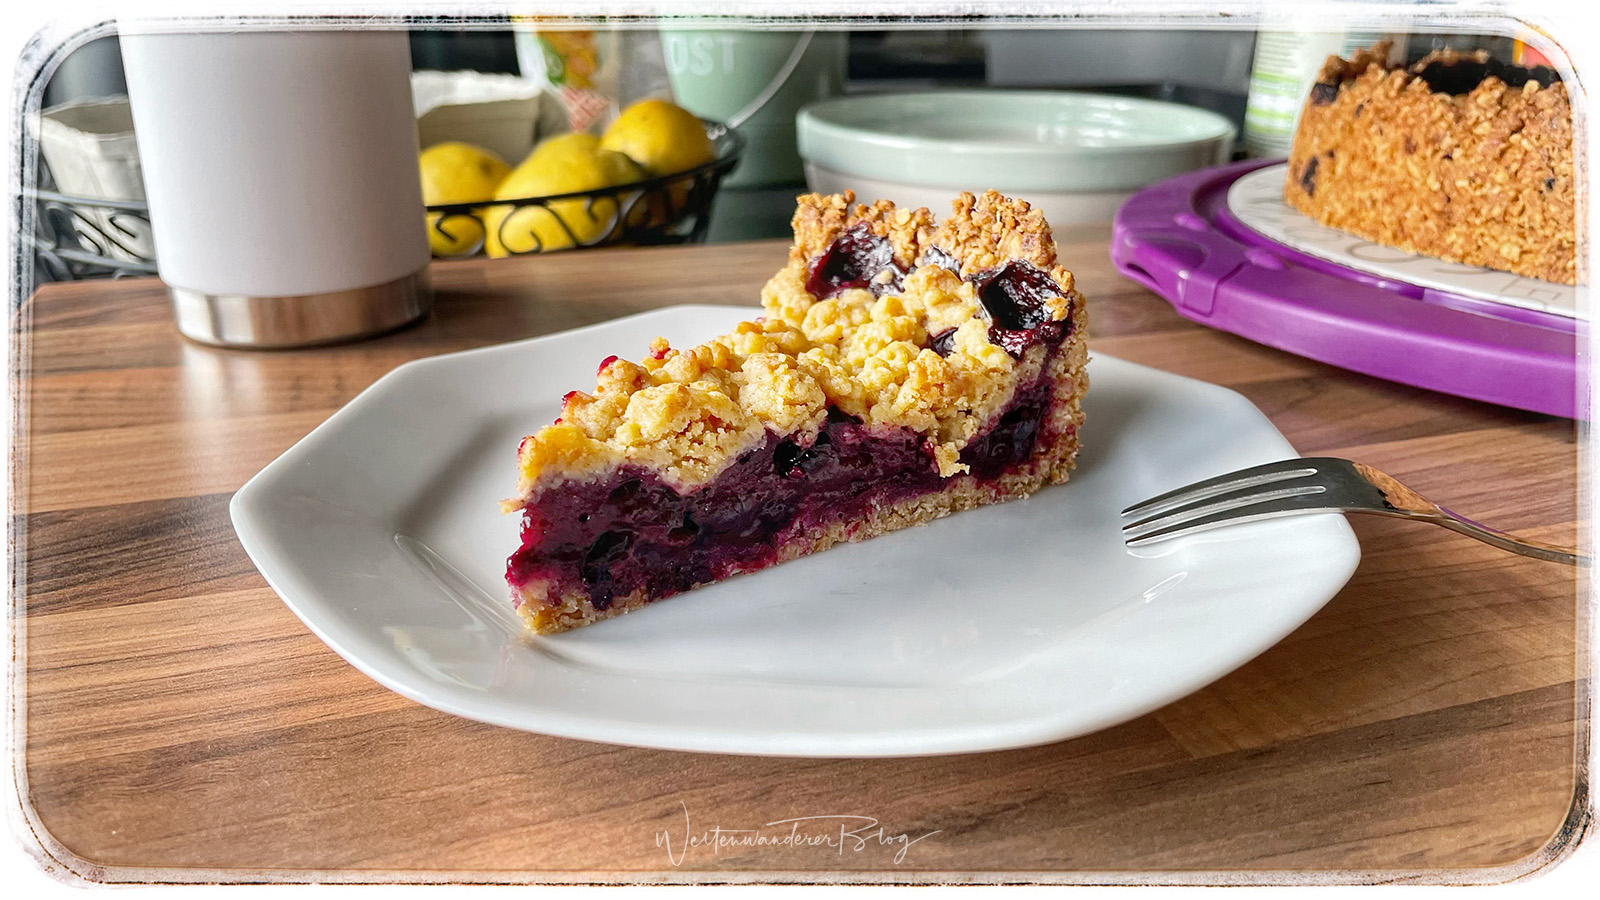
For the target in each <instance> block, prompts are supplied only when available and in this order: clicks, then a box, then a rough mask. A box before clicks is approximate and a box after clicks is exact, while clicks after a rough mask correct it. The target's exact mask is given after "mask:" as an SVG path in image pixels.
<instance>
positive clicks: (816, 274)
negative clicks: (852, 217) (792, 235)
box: [806, 222, 906, 300]
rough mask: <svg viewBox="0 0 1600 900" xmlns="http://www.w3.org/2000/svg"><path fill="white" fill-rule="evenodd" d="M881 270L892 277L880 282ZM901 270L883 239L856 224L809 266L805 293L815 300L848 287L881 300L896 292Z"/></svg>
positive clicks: (841, 291)
mask: <svg viewBox="0 0 1600 900" xmlns="http://www.w3.org/2000/svg"><path fill="white" fill-rule="evenodd" d="M885 269H887V270H889V271H890V272H891V273H893V277H891V278H889V279H886V280H882V281H880V280H879V279H878V273H880V272H882V271H884V270H885ZM905 274H906V272H905V269H903V268H901V267H900V265H899V264H898V263H896V262H895V261H894V247H893V246H892V245H890V243H889V241H888V240H887V239H886V238H883V237H880V236H879V235H876V234H873V233H872V229H871V228H869V227H867V223H865V222H858V223H856V224H855V225H853V226H851V227H850V228H848V229H846V230H845V231H844V233H843V234H841V235H839V236H838V237H836V238H834V239H833V243H831V244H829V245H828V249H827V250H824V251H823V252H822V255H821V256H819V257H817V260H816V262H815V263H813V264H812V266H811V277H810V278H807V279H806V291H807V292H808V293H810V294H811V296H813V297H816V298H817V299H819V300H826V299H828V298H829V297H837V296H839V295H840V294H842V293H844V292H845V291H848V290H850V289H852V288H861V289H863V290H868V291H871V292H872V293H873V295H874V296H878V297H881V296H883V295H884V294H885V293H889V292H893V291H898V290H900V280H901V279H902V278H904V277H905Z"/></svg>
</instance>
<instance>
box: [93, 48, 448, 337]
mask: <svg viewBox="0 0 1600 900" xmlns="http://www.w3.org/2000/svg"><path fill="white" fill-rule="evenodd" d="M121 43H122V56H123V67H124V69H125V71H126V73H127V81H128V94H129V102H130V104H131V106H132V109H133V120H134V130H135V133H136V134H137V137H138V142H139V154H140V158H141V163H142V165H143V168H144V183H145V193H146V197H147V199H148V202H149V204H150V224H151V228H152V231H153V232H154V237H155V250H156V260H157V267H158V269H159V271H160V275H161V278H162V280H163V281H164V282H166V284H167V287H168V290H169V293H171V295H172V298H173V302H174V310H175V314H176V317H177V322H178V328H179V330H181V331H182V332H183V333H184V334H186V335H188V336H189V337H191V338H194V339H196V340H200V341H202V342H205V343H212V344H224V345H239V346H253V347H265V346H300V345H306V344H314V343H324V342H327V341H334V340H344V339H350V338H354V337H360V336H363V335H367V334H372V333H377V332H381V331H387V330H390V329H393V328H396V327H399V326H401V325H403V324H406V323H407V322H410V321H413V320H415V319H417V318H419V317H421V316H422V315H423V314H425V313H426V312H427V309H428V307H429V306H430V305H431V300H432V293H431V290H430V289H429V286H428V281H427V266H428V262H429V260H430V254H429V250H428V243H427V235H426V231H425V228H424V224H423V223H424V208H423V204H422V192H421V187H420V179H419V176H418V170H417V136H416V118H415V114H414V112H413V109H412V104H411V88H410V77H411V55H410V47H409V42H408V40H407V36H406V33H405V32H404V31H373V30H367V31H341V30H322V31H238V30H235V31H232V32H227V33H207V32H183V33H174V32H171V31H167V32H161V33H156V32H152V31H145V30H142V29H140V28H139V27H138V23H123V27H122V34H121Z"/></svg>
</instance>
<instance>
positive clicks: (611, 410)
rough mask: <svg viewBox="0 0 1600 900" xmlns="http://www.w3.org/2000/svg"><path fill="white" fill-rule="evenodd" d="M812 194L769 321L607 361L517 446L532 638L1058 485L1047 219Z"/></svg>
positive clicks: (519, 560) (1061, 327)
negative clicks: (939, 212) (940, 213)
mask: <svg viewBox="0 0 1600 900" xmlns="http://www.w3.org/2000/svg"><path fill="white" fill-rule="evenodd" d="M853 200H854V197H853V196H852V195H850V194H848V193H846V194H844V195H842V196H819V195H815V194H812V195H808V196H804V197H801V198H800V201H799V208H798V210H797V211H796V212H795V217H794V233H795V241H794V246H793V248H792V249H791V251H790V254H789V262H788V265H787V266H785V267H784V268H783V269H782V270H781V271H779V272H778V273H777V274H776V275H775V276H773V278H772V280H771V281H769V282H768V283H767V286H766V287H765V289H763V291H762V297H761V299H762V304H763V306H765V308H766V315H764V316H762V317H761V318H757V319H755V320H754V321H750V322H742V323H740V324H739V325H738V327H736V328H734V329H733V331H731V332H729V333H728V334H725V335H723V336H721V337H718V338H716V339H714V340H711V341H709V342H707V343H704V344H701V345H700V346H698V347H693V348H690V349H686V350H676V349H673V348H671V347H669V346H668V345H667V343H666V341H664V340H661V339H659V338H658V339H656V341H655V342H654V343H653V344H652V346H651V347H650V350H649V353H648V355H646V356H645V358H644V359H643V360H641V361H640V362H638V363H633V362H629V361H627V360H623V359H617V358H615V357H612V358H609V359H607V360H605V361H604V362H602V363H600V371H599V376H598V385H597V386H596V389H595V391H594V393H593V394H592V395H590V394H585V393H581V392H577V391H574V392H572V393H570V394H568V395H567V397H566V400H565V403H564V405H563V407H562V412H561V417H560V418H559V419H557V420H556V422H555V424H553V425H550V426H548V427H546V428H544V429H543V430H541V431H539V432H538V433H537V434H534V435H532V436H530V437H527V438H525V439H524V440H523V442H522V444H521V447H520V448H519V451H518V462H519V466H520V471H521V481H520V484H519V486H518V491H517V496H516V497H515V498H514V499H512V500H508V501H506V502H505V508H506V510H507V511H508V512H509V511H520V512H521V514H522V546H521V547H520V548H519V549H518V550H517V551H516V552H515V553H513V554H512V555H511V558H510V559H509V560H508V561H507V564H506V579H507V581H508V582H509V583H510V585H511V588H512V591H513V593H514V595H515V602H516V605H517V608H518V610H519V611H520V612H521V614H522V616H523V618H524V619H525V620H526V621H527V622H528V624H529V626H530V627H532V629H533V630H534V631H537V632H542V633H553V632H559V631H565V630H568V629H571V628H575V627H578V626H580V625H587V624H589V623H592V622H595V621H598V620H600V619H605V618H609V617H611V616H616V615H619V614H621V613H624V612H627V611H629V610H632V609H636V608H638V607H640V606H643V605H644V604H646V603H650V602H653V601H655V600H660V599H661V598H663V597H668V596H671V595H673V594H677V593H681V592H683V591H687V590H689V589H690V588H693V587H695V586H697V585H703V584H707V583H710V582H714V581H718V580H721V579H723V578H727V577H729V576H731V575H736V574H739V573H741V572H751V571H754V570H757V569H763V568H766V567H767V566H771V565H774V564H776V563H780V562H784V561H785V560H790V559H794V558H796V557H799V556H804V555H806V554H808V553H814V552H816V551H818V550H823V549H826V548H828V547H830V546H832V545H834V544H836V543H838V542H840V541H858V540H863V539H865V538H870V537H873V536H875V535H880V534H883V533H885V532H889V531H894V530H896V529H900V528H905V527H907V526H910V525H917V524H921V523H923V522H928V521H931V520H933V519H937V518H939V517H940V516H944V515H947V514H949V513H951V512H954V511H956V510H963V509H971V508H973V507H976V506H981V505H983V504H986V503H997V502H1000V501H1004V500H1010V499H1013V498H1016V497H1025V496H1027V495H1029V494H1031V493H1033V492H1034V491H1036V490H1038V489H1039V488H1040V487H1041V486H1043V485H1045V484H1050V483H1059V482H1063V481H1066V480H1067V475H1068V473H1069V472H1071V470H1072V466H1073V462H1074V459H1075V458H1076V456H1077V451H1078V429H1079V426H1080V425H1081V424H1082V422H1083V413H1082V409H1081V401H1082V398H1083V394H1084V391H1085V390H1086V389H1087V387H1088V379H1087V377H1086V376H1085V373H1084V364H1085V362H1086V357H1087V349H1086V344H1085V311H1084V300H1083V296H1082V295H1081V294H1079V293H1078V292H1077V291H1076V290H1074V288H1073V279H1072V273H1071V272H1068V271H1067V270H1066V269H1064V268H1062V267H1061V266H1060V265H1058V264H1057V263H1056V250H1055V243H1054V241H1053V240H1052V238H1051V236H1050V228H1049V226H1048V225H1046V224H1045V221H1044V218H1043V217H1042V216H1041V215H1040V214H1039V213H1038V212H1037V211H1035V210H1032V209H1030V208H1029V206H1028V204H1026V203H1024V202H1021V201H1017V200H1010V199H1007V198H1005V197H1002V196H1000V195H999V194H997V193H995V192H993V191H990V192H988V193H986V194H984V195H983V196H982V197H974V196H972V195H971V194H962V195H961V196H960V197H959V198H957V199H956V200H955V202H954V204H953V207H954V208H953V212H952V214H951V215H950V216H949V217H948V218H946V219H944V220H943V221H940V222H936V221H935V219H934V217H933V215H932V214H930V213H929V212H928V210H926V209H917V210H909V209H896V208H895V207H894V205H893V204H891V203H888V202H886V201H879V202H877V203H874V204H871V205H856V206H852V202H853Z"/></svg>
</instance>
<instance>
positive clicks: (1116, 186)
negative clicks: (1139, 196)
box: [797, 90, 1233, 225]
mask: <svg viewBox="0 0 1600 900" xmlns="http://www.w3.org/2000/svg"><path fill="white" fill-rule="evenodd" d="M797 124H798V128H799V145H800V156H801V157H802V158H803V159H804V161H805V167H806V181H807V184H808V185H809V186H810V188H811V189H812V190H814V191H820V192H822V193H837V192H839V191H843V190H845V189H849V190H853V191H855V192H856V196H858V197H863V198H880V197H881V198H886V199H889V200H893V201H894V202H895V204H896V205H897V206H914V207H915V206H926V207H928V208H929V209H931V210H933V211H934V212H935V213H942V212H943V211H944V210H946V209H948V208H949V204H950V198H951V197H952V196H953V195H954V194H955V193H957V192H960V191H972V192H974V193H976V192H980V191H983V190H987V189H989V188H993V189H995V190H998V191H1001V192H1002V193H1005V194H1008V195H1010V196H1015V197H1020V198H1022V199H1025V200H1027V201H1029V202H1030V203H1033V204H1034V206H1035V207H1037V208H1039V209H1041V210H1042V211H1043V212H1044V214H1045V218H1046V220H1048V221H1049V222H1050V223H1051V224H1053V225H1070V224H1079V223H1087V222H1110V221H1111V219H1112V217H1113V215H1114V214H1115V213H1116V210H1117V207H1118V206H1119V205H1121V203H1122V201H1123V200H1126V199H1127V198H1128V197H1129V196H1130V195H1132V194H1133V192H1134V191H1137V190H1138V189H1139V188H1142V187H1144V186H1146V185H1148V184H1151V183H1152V182H1156V181H1160V180H1161V179H1163V178H1166V177H1169V176H1172V175H1177V174H1180V173H1183V172H1188V171H1192V170H1195V169H1202V168H1206V167H1209V166H1215V165H1220V164H1222V163H1225V162H1227V161H1228V159H1229V158H1230V156H1231V154H1232V152H1233V125H1232V123H1230V122H1229V121H1228V120H1227V119H1225V118H1223V117H1222V116H1220V115H1217V114H1216V113H1213V112H1210V111H1207V110H1204V109H1199V108H1196V107H1192V106H1183V105H1180V104H1176V103H1165V102H1161V101H1157V100H1144V99H1139V98H1133V97H1121V96H1116V95H1110V94H1090V93H1075V92H1067V91H996V90H959V91H930V92H925V93H915V94H865V95H858V96H851V97H841V98H837V99H833V100H825V101H822V102H820V103H815V104H812V105H811V106H808V107H806V108H805V109H803V110H801V112H800V115H799V116H798V118H797Z"/></svg>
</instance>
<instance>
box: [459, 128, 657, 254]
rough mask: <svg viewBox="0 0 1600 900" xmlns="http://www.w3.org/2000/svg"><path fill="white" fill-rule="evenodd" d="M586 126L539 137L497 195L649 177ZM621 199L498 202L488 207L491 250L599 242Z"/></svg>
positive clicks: (611, 227) (610, 228) (538, 193)
mask: <svg viewBox="0 0 1600 900" xmlns="http://www.w3.org/2000/svg"><path fill="white" fill-rule="evenodd" d="M599 143H600V142H599V139H598V138H596V137H595V136H594V135H592V134H588V133H586V132H569V133H567V134H562V135H557V136H556V137H553V138H549V139H547V140H544V141H541V142H540V143H539V145H538V146H537V147H534V148H533V152H532V153H530V154H528V158H527V159H524V160H523V161H522V162H520V163H518V164H517V167H516V168H515V169H512V170H511V174H510V175H508V176H506V179H505V180H504V181H502V182H501V183H500V187H499V189H498V190H497V191H495V195H494V199H496V200H522V199H526V198H529V197H544V196H548V195H550V194H566V193H571V192H574V191H595V190H599V189H602V188H608V187H615V186H617V185H621V184H627V183H629V182H633V181H639V180H640V179H642V178H644V177H645V173H644V170H643V169H641V168H639V166H638V164H637V163H635V162H634V161H633V160H631V159H629V158H628V157H626V156H624V155H623V154H621V153H617V152H614V151H611V150H605V149H602V148H601V147H600V146H599ZM616 218H617V201H616V200H615V199H614V198H612V197H609V196H599V197H595V198H588V197H575V198H573V199H571V200H557V201H555V202H553V203H550V204H549V205H548V207H542V206H533V205H528V206H521V207H518V206H515V205H512V204H499V205H496V206H491V207H489V208H488V209H487V210H486V211H485V213H484V224H485V225H487V226H488V229H489V233H488V236H487V239H486V240H485V243H484V247H485V249H486V250H487V251H488V253H489V255H490V256H494V257H501V256H509V255H511V254H513V253H529V252H533V251H538V252H540V253H544V252H548V251H550V250H564V249H566V248H568V247H571V246H573V244H574V243H576V244H580V245H585V246H586V245H589V244H593V243H597V242H599V241H600V240H602V239H603V238H605V237H606V236H607V235H608V234H611V233H614V231H615V228H616V225H617V223H616V222H615V221H614V220H615V219H616Z"/></svg>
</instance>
